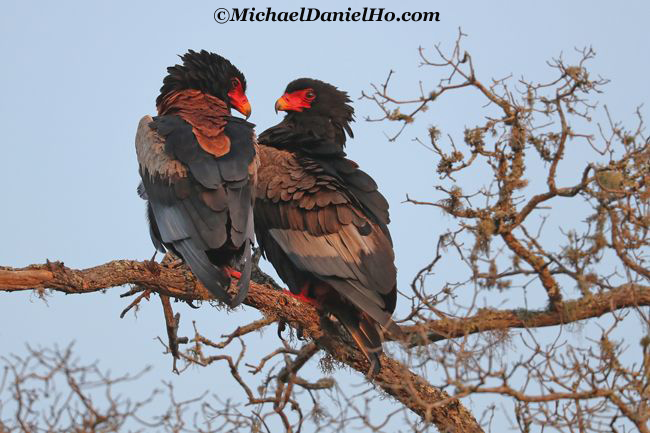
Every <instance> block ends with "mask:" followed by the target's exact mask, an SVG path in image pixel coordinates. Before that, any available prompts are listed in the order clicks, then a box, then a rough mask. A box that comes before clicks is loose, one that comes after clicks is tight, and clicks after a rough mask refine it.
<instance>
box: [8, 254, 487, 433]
mask: <svg viewBox="0 0 650 433" xmlns="http://www.w3.org/2000/svg"><path fill="white" fill-rule="evenodd" d="M125 284H134V285H136V286H140V287H141V288H142V290H151V291H152V292H157V293H158V294H160V295H163V296H170V297H176V298H178V299H183V300H186V301H197V300H198V301H207V300H213V297H212V296H211V295H210V293H209V292H208V291H207V289H205V287H203V286H202V285H200V284H197V282H196V280H195V279H194V277H193V276H192V274H191V273H190V272H188V271H187V270H186V269H184V268H176V269H170V268H167V267H164V266H161V267H159V269H156V272H155V273H154V272H152V271H151V267H150V266H147V264H146V263H143V262H138V261H133V260H115V261H112V262H109V263H106V264H104V265H100V266H96V267H93V268H88V269H83V270H74V269H70V268H67V267H65V266H64V265H63V264H62V263H60V262H48V263H47V264H44V265H32V266H28V267H26V268H21V269H14V268H6V267H4V268H0V291H5V292H18V291H25V290H38V291H41V292H42V291H43V290H45V289H52V290H55V291H59V292H63V293H67V294H82V293H92V292H96V291H101V290H104V289H108V288H111V287H117V286H122V285H125ZM244 303H245V304H246V305H249V306H251V307H253V308H255V309H257V310H259V311H260V312H261V313H262V314H263V315H264V316H265V317H267V318H270V319H282V320H283V321H285V322H287V323H289V324H290V325H291V326H293V327H295V328H296V329H301V330H302V332H303V335H304V336H305V337H308V338H312V339H313V340H314V341H315V342H316V344H317V345H318V346H319V347H321V348H323V349H325V350H327V351H328V352H329V353H330V354H331V355H332V356H333V357H334V359H336V360H337V361H339V362H342V363H345V364H346V365H348V366H350V367H351V368H353V369H355V370H357V371H359V372H361V373H363V374H365V373H366V372H367V371H368V369H369V368H370V366H369V365H368V362H367V361H366V359H365V358H364V356H363V355H362V354H361V352H359V351H358V350H357V349H356V348H354V347H353V346H352V345H350V344H346V343H345V342H343V340H340V339H338V338H336V337H333V336H332V335H331V334H328V333H325V332H324V331H323V325H322V323H321V320H320V319H321V318H320V317H319V315H318V313H317V312H316V310H315V309H314V308H313V307H311V306H309V305H307V304H305V303H302V302H300V301H298V300H296V299H294V298H292V297H291V296H289V295H288V294H287V292H284V291H280V290H277V289H273V288H270V286H268V285H263V284H258V283H256V282H251V286H250V290H249V293H248V296H247V297H246V300H245V301H244ZM381 361H382V369H381V373H380V374H379V375H377V376H376V377H374V378H373V381H374V382H375V383H376V384H377V385H378V386H380V387H381V388H382V389H383V390H384V391H385V392H387V393H388V394H390V395H392V396H393V397H395V398H396V399H397V400H399V401H400V402H401V403H402V404H404V405H405V406H406V407H408V408H409V409H411V410H412V411H413V412H415V413H416V414H418V415H419V416H421V417H422V418H423V419H425V420H427V421H430V422H432V423H434V424H435V425H436V426H437V427H438V429H439V430H440V431H441V432H452V431H453V432H458V433H461V432H481V431H482V429H481V427H480V426H479V425H478V423H477V421H476V420H475V419H474V416H473V415H472V414H471V413H470V412H469V411H468V410H467V409H466V408H465V407H464V406H463V405H462V404H461V403H460V401H459V400H458V399H456V398H453V397H450V396H449V395H448V394H447V393H445V392H444V391H441V390H440V389H438V388H436V387H434V386H432V385H431V384H429V383H428V382H427V381H426V380H425V379H423V378H422V377H420V376H418V375H416V374H414V373H412V372H411V371H409V369H408V368H407V367H406V366H404V365H403V364H401V363H399V362H397V361H395V360H393V359H390V358H388V357H386V356H385V355H384V356H382V360H381Z"/></svg>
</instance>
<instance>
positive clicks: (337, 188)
mask: <svg viewBox="0 0 650 433" xmlns="http://www.w3.org/2000/svg"><path fill="white" fill-rule="evenodd" d="M349 102H350V99H349V98H348V96H347V93H345V92H342V91H340V90H338V89H337V88H336V87H334V86H332V85H330V84H327V83H324V82H322V81H319V80H314V79H308V78H301V79H298V80H295V81H293V82H292V83H290V84H289V85H288V86H287V88H286V91H285V93H284V95H283V96H282V97H281V98H280V99H278V101H277V103H276V105H275V108H276V111H277V110H282V111H286V112H287V115H286V116H285V117H284V120H282V122H280V123H279V124H277V125H276V126H273V127H271V128H269V129H267V130H266V131H264V132H263V133H262V134H261V135H260V136H259V139H258V141H259V156H260V169H259V171H258V183H257V187H256V199H255V209H254V213H255V233H256V237H257V242H258V243H259V245H260V247H261V249H262V252H263V253H264V255H265V257H266V258H267V259H268V260H269V261H270V262H271V263H272V264H273V266H274V267H275V269H276V270H277V272H278V275H279V276H280V278H282V280H283V281H284V282H285V284H287V286H288V287H289V289H290V290H291V292H292V293H293V294H295V295H298V296H299V297H303V298H306V299H307V300H308V301H309V302H312V303H313V304H314V305H315V306H316V307H317V308H318V309H319V310H320V311H321V312H322V313H325V314H332V315H334V317H336V318H337V319H338V321H339V322H340V323H341V324H343V326H344V327H345V328H346V329H347V330H348V332H349V333H350V335H351V336H352V338H353V339H354V341H355V342H356V344H357V345H358V347H359V348H360V349H361V350H362V351H363V353H364V354H365V356H366V358H367V359H368V361H369V362H370V365H371V368H370V371H369V373H370V374H376V373H377V372H378V371H379V369H380V362H379V355H380V354H381V352H382V330H384V331H388V332H390V333H391V334H393V335H394V336H395V337H399V336H400V334H401V330H400V328H399V326H397V325H396V324H395V322H393V320H392V319H391V315H392V313H393V311H394V310H395V303H396V297H397V287H396V272H397V271H396V269H395V265H394V254H393V247H392V241H391V238H390V233H389V232H388V223H389V217H388V203H387V201H386V199H385V198H384V197H383V196H382V195H381V193H380V192H379V191H378V190H377V184H376V183H375V182H374V180H373V179H372V178H371V177H370V176H369V175H367V174H366V173H364V172H363V171H361V170H360V169H359V167H358V165H357V164H356V163H355V162H354V161H351V160H349V159H346V158H345V156H346V155H345V152H344V151H343V149H344V146H345V141H346V134H347V135H349V136H350V137H353V134H352V129H351V128H350V122H352V121H353V113H354V109H353V108H352V107H351V106H350V105H348V103H349Z"/></svg>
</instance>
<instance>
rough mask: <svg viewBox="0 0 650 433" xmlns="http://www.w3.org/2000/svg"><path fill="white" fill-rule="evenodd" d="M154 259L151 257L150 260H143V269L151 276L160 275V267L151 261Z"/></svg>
mask: <svg viewBox="0 0 650 433" xmlns="http://www.w3.org/2000/svg"><path fill="white" fill-rule="evenodd" d="M154 257H155V254H154ZM154 257H152V260H145V261H144V267H145V268H146V269H147V270H148V271H149V272H151V273H152V274H153V275H160V265H159V264H158V263H157V262H155V261H154V260H153V258H154Z"/></svg>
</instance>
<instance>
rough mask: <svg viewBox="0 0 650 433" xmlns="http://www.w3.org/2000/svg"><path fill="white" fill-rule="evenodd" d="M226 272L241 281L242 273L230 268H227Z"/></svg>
mask: <svg viewBox="0 0 650 433" xmlns="http://www.w3.org/2000/svg"><path fill="white" fill-rule="evenodd" d="M226 271H227V272H228V274H229V275H230V276H231V277H232V278H235V279H237V280H240V279H241V272H239V271H236V270H234V269H233V268H231V267H230V266H226Z"/></svg>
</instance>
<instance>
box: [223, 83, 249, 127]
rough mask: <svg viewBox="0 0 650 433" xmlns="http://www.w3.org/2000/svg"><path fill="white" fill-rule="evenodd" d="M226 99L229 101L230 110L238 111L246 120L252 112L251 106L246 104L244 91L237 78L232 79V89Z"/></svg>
mask: <svg viewBox="0 0 650 433" xmlns="http://www.w3.org/2000/svg"><path fill="white" fill-rule="evenodd" d="M228 98H229V99H230V105H232V108H234V109H235V110H237V111H239V112H240V113H241V114H243V115H244V116H246V118H247V119H248V117H249V116H250V115H251V111H252V110H251V104H250V102H248V98H247V97H246V94H245V93H244V89H243V88H242V85H241V83H240V82H239V80H238V79H237V78H233V88H232V90H230V92H228Z"/></svg>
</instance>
